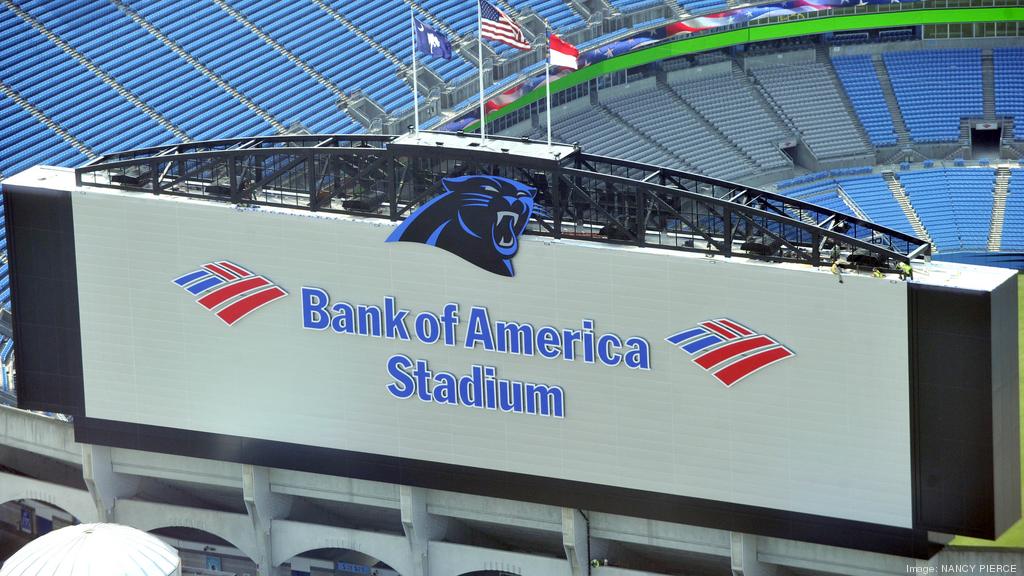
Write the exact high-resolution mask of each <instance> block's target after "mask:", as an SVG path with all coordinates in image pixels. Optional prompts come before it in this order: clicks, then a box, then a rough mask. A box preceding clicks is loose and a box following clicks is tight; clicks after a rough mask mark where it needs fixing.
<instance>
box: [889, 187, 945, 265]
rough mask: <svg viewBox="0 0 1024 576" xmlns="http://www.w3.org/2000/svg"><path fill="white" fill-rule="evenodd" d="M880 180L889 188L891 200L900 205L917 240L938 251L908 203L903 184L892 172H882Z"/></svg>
mask: <svg viewBox="0 0 1024 576" xmlns="http://www.w3.org/2000/svg"><path fill="white" fill-rule="evenodd" d="M882 178H884V179H885V183H886V184H887V185H888V186H889V191H890V192H892V195H893V198H895V199H896V203H897V204H899V205H900V208H901V209H902V210H903V214H904V215H906V217H907V221H909V222H910V226H911V227H913V229H914V234H915V235H916V236H917V237H918V238H924V239H925V240H927V241H928V242H929V243H931V245H932V250H936V251H937V250H938V248H936V246H935V241H934V240H932V237H931V235H930V234H928V230H927V229H925V227H924V224H923V223H922V222H921V217H920V216H918V215H917V210H914V206H913V205H912V204H911V203H910V198H909V197H908V196H907V191H906V190H905V189H904V188H903V184H902V183H900V180H899V178H897V177H896V174H894V173H893V172H883V173H882Z"/></svg>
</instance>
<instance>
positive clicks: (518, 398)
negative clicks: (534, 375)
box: [498, 379, 523, 414]
mask: <svg viewBox="0 0 1024 576" xmlns="http://www.w3.org/2000/svg"><path fill="white" fill-rule="evenodd" d="M498 392H499V396H498V407H499V408H500V409H501V411H502V412H515V413H516V414H522V413H523V383H522V382H515V381H509V380H504V379H502V380H498Z"/></svg>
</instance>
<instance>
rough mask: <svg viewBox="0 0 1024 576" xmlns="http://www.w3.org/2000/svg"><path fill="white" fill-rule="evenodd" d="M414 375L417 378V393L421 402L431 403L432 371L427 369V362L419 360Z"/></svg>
mask: <svg viewBox="0 0 1024 576" xmlns="http://www.w3.org/2000/svg"><path fill="white" fill-rule="evenodd" d="M412 374H413V376H415V377H416V391H417V394H418V395H419V397H420V400H423V401H424V402H430V400H431V398H430V370H428V369H427V361H426V360H417V361H416V370H414V371H413V373H412Z"/></svg>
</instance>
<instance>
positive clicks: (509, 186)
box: [387, 175, 537, 276]
mask: <svg viewBox="0 0 1024 576" xmlns="http://www.w3.org/2000/svg"><path fill="white" fill-rule="evenodd" d="M441 185H442V186H443V187H444V190H445V192H444V194H441V195H440V196H437V197H435V198H433V199H432V200H431V201H430V202H427V203H426V204H424V205H423V206H421V207H420V208H419V209H418V210H416V211H415V212H413V214H412V215H411V216H409V217H408V218H407V219H406V220H405V221H404V222H402V224H401V225H400V226H399V227H398V228H396V229H395V231H394V232H392V233H391V236H389V237H388V240H387V241H388V242H419V243H421V244H427V245H428V246H437V247H438V248H443V249H445V250H447V251H449V252H451V253H452V254H455V255H456V256H459V257H461V258H462V259H463V260H466V261H468V262H471V263H473V264H476V265H477V266H479V267H480V268H483V269H484V270H487V271H489V272H493V273H495V274H500V275H502V276H515V269H514V268H513V267H512V257H513V256H515V255H516V252H518V251H519V235H520V234H522V233H523V230H525V229H526V225H527V224H528V223H529V221H530V216H531V215H532V214H533V209H534V205H533V199H534V196H535V195H536V193H537V189H536V188H533V187H531V186H527V185H525V184H522V183H520V182H516V181H515V180H509V179H508V178H502V177H500V176H482V175H476V176H459V177H457V178H443V179H442V180H441Z"/></svg>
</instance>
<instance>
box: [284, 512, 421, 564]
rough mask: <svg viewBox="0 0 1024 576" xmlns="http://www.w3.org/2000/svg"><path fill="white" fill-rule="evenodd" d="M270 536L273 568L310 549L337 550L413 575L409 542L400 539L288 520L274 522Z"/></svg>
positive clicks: (403, 538)
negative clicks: (358, 555) (364, 557)
mask: <svg viewBox="0 0 1024 576" xmlns="http://www.w3.org/2000/svg"><path fill="white" fill-rule="evenodd" d="M273 535H274V539H273V547H274V550H273V553H272V554H271V557H272V558H273V562H274V566H280V565H281V564H284V563H285V562H288V561H289V560H291V559H292V558H294V557H295V556H299V555H301V554H303V553H305V552H309V551H311V550H320V549H324V548H341V549H345V550H354V551H356V552H360V553H362V554H365V555H367V556H372V557H373V558H376V559H378V560H380V561H381V562H384V563H385V564H387V565H388V566H391V568H392V569H394V570H395V571H396V572H398V573H399V574H401V575H402V576H412V575H413V574H414V572H413V563H412V555H411V553H410V547H409V542H408V541H407V540H406V539H405V537H404V536H394V535H391V534H382V533H379V532H368V531H364V530H353V529H351V528H339V527H336V526H322V525H319V524H307V523H305V522H295V521H292V520H274V523H273Z"/></svg>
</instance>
